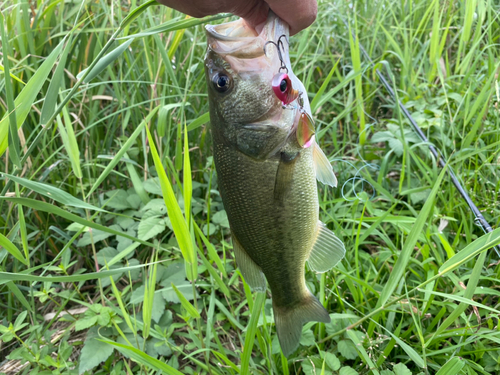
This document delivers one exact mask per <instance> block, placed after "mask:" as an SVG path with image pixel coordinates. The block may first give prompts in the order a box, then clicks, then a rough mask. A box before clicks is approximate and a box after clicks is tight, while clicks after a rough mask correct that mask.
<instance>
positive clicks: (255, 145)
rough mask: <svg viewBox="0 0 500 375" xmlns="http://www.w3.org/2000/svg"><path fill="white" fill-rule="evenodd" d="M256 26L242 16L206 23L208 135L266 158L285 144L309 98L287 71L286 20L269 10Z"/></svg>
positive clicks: (289, 66) (290, 72) (290, 70)
mask: <svg viewBox="0 0 500 375" xmlns="http://www.w3.org/2000/svg"><path fill="white" fill-rule="evenodd" d="M256 29H257V30H259V31H257V30H256ZM256 29H254V28H252V27H250V26H249V25H248V24H246V22H245V21H244V20H243V19H239V20H237V21H233V22H229V23H224V24H221V25H207V26H206V31H207V44H208V49H207V54H206V57H205V75H206V80H207V85H208V97H209V103H210V117H211V125H212V132H213V134H214V137H216V138H218V139H219V140H220V141H222V142H224V143H229V144H233V145H236V146H238V147H239V148H243V149H244V150H246V151H248V153H250V154H252V155H253V156H256V157H266V156H268V155H269V154H270V153H272V152H275V151H276V150H277V149H279V147H280V146H281V145H283V144H284V142H286V139H287V137H288V136H289V135H290V134H291V132H292V131H293V130H294V123H295V124H296V123H297V118H298V115H299V109H301V108H302V110H305V111H308V110H309V102H308V100H307V95H306V91H305V88H304V86H303V85H302V83H301V82H300V81H299V79H298V78H297V77H296V76H295V75H294V74H293V72H292V69H291V64H290V58H289V53H288V35H289V26H288V24H286V23H285V22H284V21H283V20H281V19H280V18H279V17H277V16H276V15H275V14H274V13H273V12H272V11H270V12H269V16H268V18H267V21H266V22H265V23H264V24H263V25H260V27H257V28H256ZM299 96H300V97H299ZM299 101H300V103H299ZM249 142H250V143H252V144H249Z"/></svg>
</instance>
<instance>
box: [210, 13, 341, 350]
mask: <svg viewBox="0 0 500 375" xmlns="http://www.w3.org/2000/svg"><path fill="white" fill-rule="evenodd" d="M259 28H260V30H259ZM257 30H259V31H257ZM206 35H207V52H206V55H205V60H204V68H205V76H206V81H207V87H208V102H209V111H210V128H211V134H212V140H213V157H214V163H215V168H216V172H217V181H218V187H219V192H220V195H221V197H222V202H223V205H224V209H225V211H226V213H227V216H228V220H229V226H230V230H231V237H232V242H233V252H234V257H235V259H236V263H237V265H238V267H239V269H240V272H241V274H242V276H243V278H244V279H245V281H246V282H247V283H248V285H249V286H250V287H251V288H252V290H254V291H257V292H265V291H266V290H267V284H266V281H267V283H268V284H269V287H270V290H271V296H272V306H273V312H274V320H275V327H276V332H277V335H278V340H279V343H280V346H281V350H282V352H283V354H284V355H285V356H289V355H290V354H292V353H293V352H294V351H295V350H296V349H297V348H298V346H299V341H300V337H301V334H302V327H303V325H304V323H306V322H309V321H317V322H324V323H329V322H330V316H329V313H328V311H327V310H326V309H325V308H324V307H323V306H322V304H321V303H320V302H319V301H318V299H317V298H316V297H315V296H314V295H313V294H312V293H311V292H310V290H309V289H308V288H307V286H306V283H305V263H306V261H308V264H309V267H310V268H311V269H312V270H314V271H315V272H318V273H321V272H326V271H328V270H330V269H331V268H332V267H334V266H335V265H336V264H337V263H338V262H339V261H340V260H341V259H342V258H343V257H344V255H345V246H344V244H343V243H342V241H341V240H340V239H339V238H338V237H337V236H336V235H335V234H334V233H333V231H331V230H330V229H328V228H327V226H326V225H325V224H324V223H322V222H321V221H319V202H318V190H317V183H316V180H319V181H320V182H322V183H324V184H326V185H330V186H332V187H333V186H336V185H337V180H336V177H335V174H334V173H333V169H332V166H331V164H330V162H329V161H328V159H327V157H326V156H325V154H324V153H323V151H322V150H321V149H320V147H319V145H318V144H317V142H316V140H315V129H314V123H313V120H312V114H311V108H310V104H309V101H308V98H307V93H306V90H305V88H304V85H303V84H302V82H300V80H299V79H298V78H297V77H296V76H295V75H294V73H293V71H292V68H291V63H290V57H289V47H288V36H289V26H288V25H287V24H286V22H284V21H283V20H281V19H280V18H279V17H278V16H276V15H275V14H274V13H273V12H272V11H270V12H269V15H268V18H267V21H266V22H265V23H264V24H263V25H260V27H257V28H253V27H251V26H249V25H248V24H247V23H246V22H245V21H244V20H243V19H239V20H236V21H232V22H228V23H224V24H220V25H206Z"/></svg>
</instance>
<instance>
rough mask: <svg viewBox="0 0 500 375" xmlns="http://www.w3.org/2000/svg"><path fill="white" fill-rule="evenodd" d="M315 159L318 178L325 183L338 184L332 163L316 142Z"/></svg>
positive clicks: (314, 147) (333, 185)
mask: <svg viewBox="0 0 500 375" xmlns="http://www.w3.org/2000/svg"><path fill="white" fill-rule="evenodd" d="M313 160H314V169H315V171H316V179H317V180H318V181H319V182H322V183H323V184H325V185H330V186H332V187H335V186H337V177H335V174H334V173H333V168H332V165H331V164H330V161H329V160H328V158H327V157H326V155H325V153H324V152H323V150H322V149H321V148H320V147H319V146H318V144H317V143H316V142H314V145H313Z"/></svg>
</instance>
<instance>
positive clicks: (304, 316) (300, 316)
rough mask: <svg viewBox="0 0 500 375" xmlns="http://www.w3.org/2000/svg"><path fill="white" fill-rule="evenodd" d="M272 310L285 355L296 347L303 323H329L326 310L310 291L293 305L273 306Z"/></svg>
mask: <svg viewBox="0 0 500 375" xmlns="http://www.w3.org/2000/svg"><path fill="white" fill-rule="evenodd" d="M308 293H309V292H308ZM273 310H274V321H275V323H276V332H277V333H278V339H279V341H280V346H281V351H282V352H283V354H284V355H285V357H288V356H289V355H290V354H292V353H293V352H294V351H295V349H297V348H298V346H299V342H300V336H301V334H302V326H303V325H304V323H307V322H323V323H330V316H329V315H328V311H326V309H325V308H324V307H323V306H322V305H321V303H319V301H318V299H317V298H316V297H314V296H313V295H312V294H311V293H309V295H308V296H307V297H306V298H304V299H303V300H302V301H301V302H300V303H299V304H297V305H296V306H294V307H291V308H290V307H282V308H279V307H277V306H273Z"/></svg>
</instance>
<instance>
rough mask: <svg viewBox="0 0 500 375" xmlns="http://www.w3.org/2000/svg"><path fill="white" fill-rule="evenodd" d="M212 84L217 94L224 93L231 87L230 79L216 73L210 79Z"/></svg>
mask: <svg viewBox="0 0 500 375" xmlns="http://www.w3.org/2000/svg"><path fill="white" fill-rule="evenodd" d="M212 83H213V85H214V88H215V89H216V90H217V91H218V92H221V93H222V92H226V91H227V90H229V89H230V87H231V78H230V77H229V76H228V75H226V74H224V73H216V74H215V75H214V76H213V78H212Z"/></svg>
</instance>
